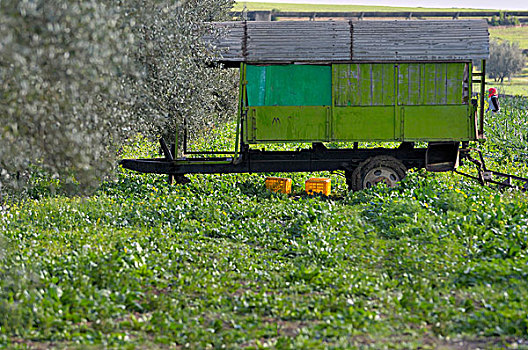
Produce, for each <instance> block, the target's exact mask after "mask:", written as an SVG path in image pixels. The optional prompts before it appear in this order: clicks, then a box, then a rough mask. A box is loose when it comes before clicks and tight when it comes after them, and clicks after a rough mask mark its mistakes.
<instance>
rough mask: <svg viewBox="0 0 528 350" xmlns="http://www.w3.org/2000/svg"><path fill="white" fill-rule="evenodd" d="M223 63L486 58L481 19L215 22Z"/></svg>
mask: <svg viewBox="0 0 528 350" xmlns="http://www.w3.org/2000/svg"><path fill="white" fill-rule="evenodd" d="M215 25H216V26H218V27H220V28H224V29H225V30H226V35H225V36H223V37H222V38H221V39H219V40H216V41H214V42H213V44H214V45H215V46H217V47H219V48H220V49H222V58H221V59H219V60H220V61H224V62H249V63H291V62H300V63H301V62H346V61H358V62H362V61H363V62H372V61H436V60H470V59H486V58H488V56H489V39H488V27H487V23H486V21H485V20H443V21H439V20H423V21H418V20H414V21H413V20H401V21H278V22H218V23H215Z"/></svg>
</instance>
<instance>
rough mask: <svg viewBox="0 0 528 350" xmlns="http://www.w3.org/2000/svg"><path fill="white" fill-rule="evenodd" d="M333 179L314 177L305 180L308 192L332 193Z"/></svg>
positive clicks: (327, 194)
mask: <svg viewBox="0 0 528 350" xmlns="http://www.w3.org/2000/svg"><path fill="white" fill-rule="evenodd" d="M330 187H331V181H330V179H329V178H325V177H312V178H310V179H308V180H306V182H305V188H306V193H308V194H315V193H322V194H324V195H325V196H329V195H330Z"/></svg>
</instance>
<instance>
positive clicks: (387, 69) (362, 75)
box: [333, 63, 395, 107]
mask: <svg viewBox="0 0 528 350" xmlns="http://www.w3.org/2000/svg"><path fill="white" fill-rule="evenodd" d="M333 78H334V81H333V84H334V87H333V94H334V104H335V105H336V106H340V107H346V106H387V105H393V104H394V96H395V91H394V90H395V89H394V65H393V64H377V63H376V64H370V63H366V64H363V63H362V64H335V65H333Z"/></svg>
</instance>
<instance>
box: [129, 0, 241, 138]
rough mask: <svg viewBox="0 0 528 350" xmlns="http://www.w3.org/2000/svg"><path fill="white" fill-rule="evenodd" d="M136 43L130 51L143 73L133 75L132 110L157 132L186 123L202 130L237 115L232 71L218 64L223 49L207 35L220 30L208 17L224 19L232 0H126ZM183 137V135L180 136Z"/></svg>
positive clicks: (169, 134)
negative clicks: (135, 77)
mask: <svg viewBox="0 0 528 350" xmlns="http://www.w3.org/2000/svg"><path fill="white" fill-rule="evenodd" d="M126 6H128V9H126V13H127V16H128V17H130V18H131V21H132V22H134V23H136V25H135V26H134V27H133V32H134V35H135V39H136V40H135V42H136V44H135V45H134V47H133V51H132V52H131V59H133V60H134V61H135V63H136V64H137V67H138V71H140V72H141V73H142V76H141V79H140V80H137V79H132V80H130V81H129V83H130V84H131V87H130V89H131V90H132V91H133V92H134V94H135V95H136V96H137V100H136V103H135V105H134V109H133V112H134V113H135V114H136V115H137V116H138V117H141V118H144V119H145V121H146V122H147V124H148V126H150V130H151V132H152V134H154V135H158V136H165V137H169V138H171V141H172V138H173V137H174V135H175V134H178V133H179V134H180V136H181V130H182V128H183V126H184V123H185V124H186V126H187V128H188V129H189V131H190V133H191V134H197V133H199V132H202V131H204V130H208V129H209V128H210V127H212V126H214V124H216V123H218V122H222V121H225V120H227V119H228V118H229V117H230V116H232V115H233V113H234V111H233V107H234V106H236V103H235V101H234V97H235V93H236V86H235V82H236V80H235V79H234V75H233V72H230V71H229V70H225V69H223V68H222V67H220V66H215V65H214V64H213V58H214V57H215V55H217V54H218V53H217V52H216V51H215V50H214V48H213V47H211V46H210V44H207V43H206V42H205V41H204V40H203V38H204V37H205V36H216V35H221V33H219V32H216V31H215V29H214V27H212V26H211V25H210V24H209V23H208V22H210V21H213V20H220V19H223V18H224V16H225V14H226V13H227V12H228V11H229V9H230V8H231V7H232V1H231V0H220V1H219V0H188V1H184V2H181V3H179V2H174V1H157V2H153V1H148V0H133V1H128V2H127V3H126ZM180 141H181V138H180Z"/></svg>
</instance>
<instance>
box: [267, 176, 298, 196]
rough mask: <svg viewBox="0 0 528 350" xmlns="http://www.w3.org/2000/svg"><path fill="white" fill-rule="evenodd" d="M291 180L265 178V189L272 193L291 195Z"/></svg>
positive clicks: (285, 178)
mask: <svg viewBox="0 0 528 350" xmlns="http://www.w3.org/2000/svg"><path fill="white" fill-rule="evenodd" d="M291 185H292V180H291V179H289V178H287V177H267V178H266V188H267V189H268V190H270V191H273V192H281V193H286V194H287V193H291Z"/></svg>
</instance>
